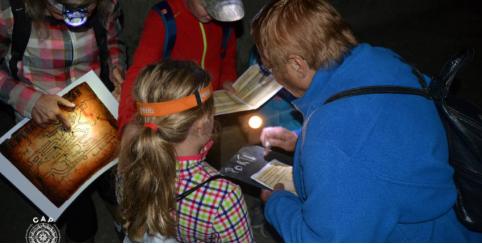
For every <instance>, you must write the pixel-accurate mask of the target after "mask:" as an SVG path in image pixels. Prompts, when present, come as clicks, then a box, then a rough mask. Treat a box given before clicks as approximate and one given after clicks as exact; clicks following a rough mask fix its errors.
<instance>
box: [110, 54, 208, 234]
mask: <svg viewBox="0 0 482 244" xmlns="http://www.w3.org/2000/svg"><path fill="white" fill-rule="evenodd" d="M210 82H211V77H210V76H209V74H208V73H207V72H206V71H204V70H203V69H201V68H200V67H198V66H197V65H195V64H194V63H191V62H187V61H174V60H168V59H163V60H161V61H160V62H158V63H156V64H151V65H148V66H146V67H145V68H144V69H143V70H142V71H141V72H140V73H139V75H138V77H137V79H136V81H135V84H134V89H133V91H132V95H133V98H134V99H135V101H136V102H140V103H158V102H166V101H172V100H176V99H180V98H184V97H187V96H189V95H191V94H193V93H194V92H195V91H200V90H202V89H203V88H205V87H207V86H208V85H209V83H210ZM213 109H214V100H213V98H212V97H211V98H209V99H208V100H207V101H205V102H204V103H203V105H202V106H199V107H195V108H191V109H188V110H186V111H183V112H180V113H176V114H171V115H166V116H161V117H142V116H140V115H138V114H137V115H136V118H135V121H136V122H137V123H136V124H137V126H136V129H135V131H134V132H133V133H129V134H126V135H124V138H123V139H122V142H121V152H120V156H119V166H118V170H119V173H120V174H122V175H123V176H124V179H125V183H124V186H123V196H122V199H121V202H120V206H119V210H120V215H121V217H122V219H123V220H124V222H125V223H124V227H126V229H127V233H128V236H129V238H130V239H132V240H135V241H143V240H142V235H143V234H144V233H145V232H146V231H148V233H149V234H150V235H153V234H154V233H156V232H158V233H160V234H161V235H163V236H165V237H172V236H175V235H176V231H175V230H176V229H175V228H176V225H177V219H176V218H177V217H173V216H172V215H171V212H172V211H175V210H176V198H175V197H176V187H175V185H176V182H175V180H176V175H177V172H176V162H177V160H176V151H175V149H174V145H175V144H177V143H180V142H182V141H184V140H185V139H186V138H187V136H188V134H189V131H190V129H191V127H192V125H193V124H194V123H195V122H196V121H198V120H199V119H202V118H203V117H204V119H208V116H210V115H212V112H213ZM144 123H154V124H155V125H156V126H157V128H158V130H157V132H156V131H155V130H153V129H151V128H144V127H142V126H143V125H144ZM175 212H176V211H175ZM176 213H177V212H176ZM176 216H177V215H176Z"/></svg>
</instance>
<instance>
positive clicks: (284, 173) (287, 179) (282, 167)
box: [251, 159, 297, 195]
mask: <svg viewBox="0 0 482 244" xmlns="http://www.w3.org/2000/svg"><path fill="white" fill-rule="evenodd" d="M251 179H253V180H255V181H257V182H259V183H261V184H262V185H264V186H266V187H268V188H269V189H271V190H273V188H274V186H275V185H276V184H278V183H282V184H283V185H284V186H285V190H286V191H289V192H291V193H294V194H295V195H297V194H296V190H295V186H294V183H293V167H291V166H289V165H286V164H284V163H281V162H280V161H278V160H276V159H274V160H272V161H271V162H269V163H268V164H267V165H266V166H264V167H263V168H262V169H261V170H260V171H259V172H258V173H256V174H254V175H252V176H251Z"/></svg>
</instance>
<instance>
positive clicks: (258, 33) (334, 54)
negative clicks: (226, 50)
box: [251, 0, 357, 72]
mask: <svg viewBox="0 0 482 244" xmlns="http://www.w3.org/2000/svg"><path fill="white" fill-rule="evenodd" d="M251 27H252V28H251V34H252V35H253V38H254V43H255V44H256V46H257V47H258V50H259V52H260V54H261V56H262V57H264V58H266V59H268V60H269V61H270V62H271V63H272V65H273V67H275V68H276V69H278V70H280V71H282V72H284V71H285V66H286V63H287V61H288V56H289V55H292V54H296V55H299V56H301V57H303V58H304V59H305V60H306V62H307V63H308V65H309V67H310V68H312V69H315V70H318V69H319V68H321V67H324V68H325V69H327V70H328V69H329V68H330V66H331V65H333V64H335V63H341V62H343V59H344V55H345V54H348V53H350V49H351V47H354V46H356V45H357V41H356V39H355V37H354V35H353V33H352V31H351V30H350V28H349V27H348V24H347V23H346V22H345V20H343V19H342V18H341V16H340V15H339V14H338V12H337V11H336V10H335V9H334V8H333V7H332V6H331V5H330V4H328V3H327V2H325V1H323V0H272V1H270V2H269V3H268V4H267V5H266V6H265V7H263V9H261V11H260V12H259V13H258V14H257V15H256V16H255V17H254V19H253V22H252V23H251Z"/></svg>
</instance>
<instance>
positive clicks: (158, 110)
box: [137, 84, 213, 117]
mask: <svg viewBox="0 0 482 244" xmlns="http://www.w3.org/2000/svg"><path fill="white" fill-rule="evenodd" d="M212 95H213V86H212V85H211V84H209V86H207V87H206V88H204V89H202V90H201V91H199V92H198V91H195V92H194V94H192V95H189V96H187V97H184V98H180V99H177V100H173V101H169V102H161V103H137V113H138V114H139V115H141V116H144V117H160V116H165V115H169V114H175V113H179V112H182V111H186V110H188V109H190V108H194V107H199V106H202V104H203V103H204V102H205V101H206V100H208V99H209V98H210V97H211V96H212Z"/></svg>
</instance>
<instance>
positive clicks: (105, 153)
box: [0, 82, 120, 207]
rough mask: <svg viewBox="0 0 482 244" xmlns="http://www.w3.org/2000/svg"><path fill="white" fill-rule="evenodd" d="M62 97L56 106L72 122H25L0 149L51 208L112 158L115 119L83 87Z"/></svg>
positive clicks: (115, 133)
mask: <svg viewBox="0 0 482 244" xmlns="http://www.w3.org/2000/svg"><path fill="white" fill-rule="evenodd" d="M63 98H65V99H67V100H69V101H71V102H73V103H75V104H76V106H75V108H67V107H63V106H62V107H61V109H62V112H63V113H64V114H65V115H66V116H67V117H68V119H69V121H70V123H71V124H72V129H71V131H65V130H64V128H63V125H62V124H61V123H58V124H49V125H47V128H45V129H42V128H41V127H39V126H38V125H37V124H36V123H35V121H33V120H30V121H29V122H28V123H27V124H25V125H24V126H22V127H21V128H20V129H18V130H17V131H16V132H15V133H14V134H13V135H12V137H11V138H10V139H7V140H5V141H4V142H3V143H2V144H1V145H0V152H1V153H2V154H3V155H4V156H5V157H6V158H7V159H8V160H9V161H10V162H11V163H12V164H13V165H14V166H15V167H16V168H17V169H18V170H19V171H20V172H22V174H23V175H24V176H25V177H26V178H27V179H28V180H29V181H30V182H32V183H33V184H34V185H35V186H36V187H37V188H38V189H39V190H40V191H41V192H42V193H43V194H44V195H45V196H46V197H47V198H48V199H49V200H50V201H51V202H52V203H53V204H54V205H56V206H57V207H60V206H62V204H63V203H64V202H65V201H67V200H68V199H69V198H70V197H71V196H72V195H73V194H74V193H75V192H76V191H77V190H78V189H79V188H80V187H81V186H82V185H83V184H84V183H85V182H86V181H87V180H88V179H90V178H91V177H92V176H93V175H94V174H95V173H96V172H97V171H99V170H100V169H102V167H104V166H105V165H107V164H109V163H110V162H111V161H112V160H114V159H115V158H116V157H117V148H118V146H119V141H120V140H119V137H118V134H117V121H116V119H115V118H114V116H112V114H111V113H110V112H109V110H108V109H107V108H106V107H105V106H104V104H103V103H102V102H101V100H99V98H98V97H97V95H96V94H95V93H94V92H93V91H92V89H91V88H90V87H89V85H88V84H87V83H85V82H84V83H82V84H80V85H78V86H76V87H75V88H73V89H72V90H71V91H69V92H68V93H67V94H65V95H64V96H63Z"/></svg>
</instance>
